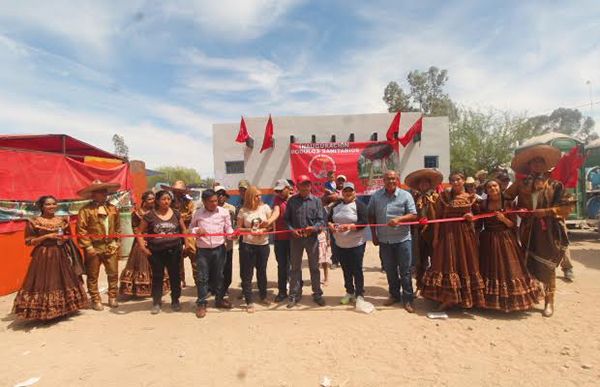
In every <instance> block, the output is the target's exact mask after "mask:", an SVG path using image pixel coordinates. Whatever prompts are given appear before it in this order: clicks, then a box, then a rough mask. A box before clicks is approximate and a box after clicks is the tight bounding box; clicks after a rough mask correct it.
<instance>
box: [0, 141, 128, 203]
mask: <svg viewBox="0 0 600 387" xmlns="http://www.w3.org/2000/svg"><path fill="white" fill-rule="evenodd" d="M0 160H2V166H1V167H0V199H2V200H21V201H23V200H37V199H38V198H39V197H40V196H42V195H54V196H56V198H58V199H59V200H64V199H77V198H79V195H77V191H79V190H81V189H83V188H85V187H87V186H88V185H89V184H90V183H91V182H92V181H93V180H95V179H99V180H102V181H104V182H107V183H108V182H110V183H119V184H121V189H122V190H129V189H131V186H132V183H131V178H130V175H129V165H128V164H121V165H119V166H116V167H115V168H111V169H104V168H98V167H94V166H90V165H87V164H84V163H82V162H79V161H77V160H74V159H71V158H68V157H65V156H63V155H61V154H55V153H42V152H27V151H19V150H4V149H0Z"/></svg>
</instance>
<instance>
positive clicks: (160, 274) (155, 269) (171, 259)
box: [137, 190, 186, 314]
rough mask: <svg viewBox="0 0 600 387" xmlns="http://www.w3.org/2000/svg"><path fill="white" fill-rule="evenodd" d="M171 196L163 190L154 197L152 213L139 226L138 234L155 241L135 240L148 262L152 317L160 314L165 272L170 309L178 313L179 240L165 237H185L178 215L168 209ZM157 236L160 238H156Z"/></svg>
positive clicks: (181, 221) (178, 238) (181, 243)
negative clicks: (181, 235)
mask: <svg viewBox="0 0 600 387" xmlns="http://www.w3.org/2000/svg"><path fill="white" fill-rule="evenodd" d="M172 200H173V199H172V197H171V193H170V192H169V191H166V190H163V191H158V192H157V193H156V199H155V206H154V209H153V210H151V211H148V213H147V214H146V215H144V217H143V218H142V222H141V223H140V227H139V233H140V234H156V235H157V236H156V237H151V238H146V239H145V240H144V238H142V237H137V242H138V244H139V245H140V249H141V250H142V252H143V253H144V254H146V255H149V256H150V258H149V260H150V267H151V268H152V314H158V313H160V308H161V304H162V295H163V278H164V273H165V268H166V269H167V272H168V273H169V282H170V284H171V308H172V309H173V310H174V311H176V312H178V311H180V310H181V304H180V303H179V297H180V296H181V278H180V272H179V260H180V259H181V250H182V249H183V238H181V237H177V236H169V234H185V233H186V227H185V224H184V223H183V219H182V218H181V216H180V214H179V211H177V210H173V209H171V201H172ZM158 235H160V236H158Z"/></svg>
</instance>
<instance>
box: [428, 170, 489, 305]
mask: <svg viewBox="0 0 600 387" xmlns="http://www.w3.org/2000/svg"><path fill="white" fill-rule="evenodd" d="M450 183H451V184H452V189H451V190H450V191H445V192H443V193H442V194H441V195H440V198H439V200H438V209H437V211H436V214H437V216H438V217H439V218H456V217H459V218H463V217H464V218H465V221H454V222H445V223H438V224H436V226H435V227H434V237H433V238H434V239H433V256H432V257H431V266H430V267H429V269H427V271H426V272H425V275H423V290H422V291H421V294H422V295H423V297H425V298H428V299H431V300H434V301H437V302H439V303H440V306H439V308H438V310H445V309H448V308H450V307H452V306H454V305H459V306H461V307H463V308H472V307H483V306H484V305H485V297H484V294H483V289H484V283H483V278H482V277H481V274H480V273H479V249H478V247H477V237H476V235H475V229H474V227H473V223H472V218H473V215H472V213H473V211H474V210H475V211H476V210H477V207H478V203H477V198H476V196H475V195H474V194H468V193H466V192H465V188H464V185H465V177H464V175H463V174H461V173H453V174H452V175H451V176H450Z"/></svg>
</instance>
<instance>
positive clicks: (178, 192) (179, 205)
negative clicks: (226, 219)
mask: <svg viewBox="0 0 600 387" xmlns="http://www.w3.org/2000/svg"><path fill="white" fill-rule="evenodd" d="M160 187H161V188H162V189H164V190H167V191H171V192H172V193H173V201H172V202H171V208H172V209H174V210H177V211H179V214H180V215H181V219H182V220H183V223H184V224H185V227H189V226H190V222H191V221H192V215H194V212H195V211H196V205H195V204H194V201H193V200H192V198H191V197H190V196H189V195H188V194H189V193H190V190H188V188H187V186H186V184H185V181H183V180H177V181H176V182H175V183H173V185H170V186H169V185H164V184H163V185H161V186H160ZM186 257H187V258H189V259H190V262H191V264H192V274H193V276H194V283H195V284H196V286H197V285H198V283H197V281H198V280H197V278H198V270H197V269H196V242H195V240H194V238H185V248H184V249H183V253H182V256H181V262H180V264H179V271H180V272H181V282H182V286H183V287H185V258H186Z"/></svg>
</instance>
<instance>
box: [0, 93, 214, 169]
mask: <svg viewBox="0 0 600 387" xmlns="http://www.w3.org/2000/svg"><path fill="white" fill-rule="evenodd" d="M0 105H1V106H2V107H3V108H2V109H0V122H1V123H2V125H3V127H4V128H8V132H9V133H19V134H25V133H27V134H46V133H61V134H68V135H71V136H73V137H76V138H79V139H81V140H83V141H86V142H88V143H90V144H93V145H95V146H98V147H100V148H102V149H105V150H108V151H112V149H113V144H112V140H111V139H112V135H113V134H114V133H115V132H118V133H119V134H121V135H123V136H124V137H125V141H126V143H127V144H128V146H129V150H130V157H131V158H132V159H139V160H143V161H145V162H146V165H147V166H148V167H149V168H156V167H158V166H162V165H183V166H192V167H194V168H196V169H197V170H198V171H199V172H200V173H201V174H202V175H212V172H213V168H212V145H211V144H210V143H209V142H207V141H206V140H205V139H203V138H201V137H200V138H199V137H198V136H197V135H195V134H194V133H182V132H177V131H174V130H173V129H171V128H168V127H161V126H159V125H156V124H154V123H152V122H150V121H149V120H148V121H140V122H134V121H127V120H124V119H123V118H117V117H107V116H106V115H97V114H94V113H90V112H80V111H73V110H72V109H70V108H69V107H67V106H61V105H58V104H56V103H52V102H47V101H40V102H38V103H35V104H34V103H32V101H26V102H25V101H15V100H14V98H8V97H6V96H2V95H0ZM163 109H166V110H167V111H168V109H173V107H168V106H163ZM178 111H179V112H180V113H185V111H184V110H182V109H179V110H178ZM183 116H185V114H184V115H183ZM188 124H189V125H192V126H193V125H194V122H189V123H188ZM115 128H116V129H115Z"/></svg>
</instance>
